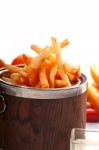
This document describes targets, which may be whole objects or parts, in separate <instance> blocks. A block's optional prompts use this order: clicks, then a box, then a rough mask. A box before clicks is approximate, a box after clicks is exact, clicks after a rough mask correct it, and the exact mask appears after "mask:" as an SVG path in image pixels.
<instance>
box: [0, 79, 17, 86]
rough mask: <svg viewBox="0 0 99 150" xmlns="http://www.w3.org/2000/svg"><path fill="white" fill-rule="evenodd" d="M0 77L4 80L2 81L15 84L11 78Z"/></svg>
mask: <svg viewBox="0 0 99 150" xmlns="http://www.w3.org/2000/svg"><path fill="white" fill-rule="evenodd" d="M1 79H2V80H4V81H6V82H8V83H11V84H16V82H15V81H14V80H12V79H11V78H7V77H2V78H1Z"/></svg>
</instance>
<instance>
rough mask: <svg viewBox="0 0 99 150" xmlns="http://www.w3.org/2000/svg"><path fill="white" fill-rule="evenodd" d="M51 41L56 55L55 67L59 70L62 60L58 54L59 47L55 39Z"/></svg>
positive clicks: (59, 53)
mask: <svg viewBox="0 0 99 150" xmlns="http://www.w3.org/2000/svg"><path fill="white" fill-rule="evenodd" d="M51 40H52V46H53V49H54V52H55V54H56V60H57V65H58V67H59V68H61V67H62V58H61V52H60V45H59V43H58V41H57V39H56V38H54V37H52V38H51Z"/></svg>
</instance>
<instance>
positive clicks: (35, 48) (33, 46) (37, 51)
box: [31, 39, 69, 54]
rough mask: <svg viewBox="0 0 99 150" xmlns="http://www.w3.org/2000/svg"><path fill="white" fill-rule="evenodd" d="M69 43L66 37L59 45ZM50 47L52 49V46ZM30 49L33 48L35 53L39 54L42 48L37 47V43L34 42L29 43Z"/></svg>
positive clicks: (63, 45)
mask: <svg viewBox="0 0 99 150" xmlns="http://www.w3.org/2000/svg"><path fill="white" fill-rule="evenodd" d="M68 44H69V41H68V39H65V40H63V41H62V42H61V43H60V47H61V48H64V47H65V46H67V45H68ZM50 48H51V49H53V47H52V46H50ZM31 49H33V50H34V51H35V52H36V53H38V54H40V53H41V52H42V50H43V48H41V47H39V46H38V45H35V44H32V45H31Z"/></svg>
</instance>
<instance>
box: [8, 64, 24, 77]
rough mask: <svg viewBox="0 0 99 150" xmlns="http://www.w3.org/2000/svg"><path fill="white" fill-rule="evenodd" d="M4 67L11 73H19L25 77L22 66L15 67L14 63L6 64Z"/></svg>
mask: <svg viewBox="0 0 99 150" xmlns="http://www.w3.org/2000/svg"><path fill="white" fill-rule="evenodd" d="M6 68H7V69H8V70H9V72H11V73H20V74H21V75H22V76H24V77H27V73H26V72H25V71H24V68H21V67H17V66H15V65H9V64H6Z"/></svg>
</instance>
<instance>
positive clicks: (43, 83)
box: [39, 64, 49, 88]
mask: <svg viewBox="0 0 99 150" xmlns="http://www.w3.org/2000/svg"><path fill="white" fill-rule="evenodd" d="M39 79H40V85H41V87H42V88H49V82H48V79H47V74H46V69H45V67H44V66H43V64H42V65H41V67H40V74H39Z"/></svg>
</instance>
